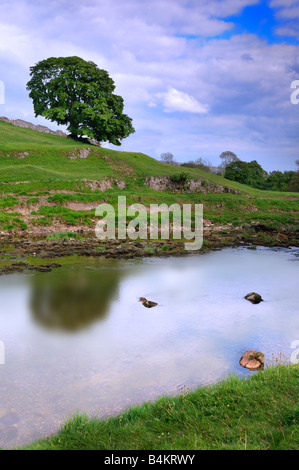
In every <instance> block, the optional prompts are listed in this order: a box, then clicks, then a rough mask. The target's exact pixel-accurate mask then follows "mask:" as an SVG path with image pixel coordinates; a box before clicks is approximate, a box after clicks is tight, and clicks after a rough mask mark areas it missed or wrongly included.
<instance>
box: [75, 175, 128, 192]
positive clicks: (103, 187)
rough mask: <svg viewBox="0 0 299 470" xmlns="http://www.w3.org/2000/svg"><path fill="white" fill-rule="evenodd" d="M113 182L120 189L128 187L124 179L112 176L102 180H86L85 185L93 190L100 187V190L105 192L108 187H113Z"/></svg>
mask: <svg viewBox="0 0 299 470" xmlns="http://www.w3.org/2000/svg"><path fill="white" fill-rule="evenodd" d="M113 184H115V185H116V186H117V187H118V189H124V188H125V187H126V183H125V182H124V181H119V180H117V179H116V178H110V179H106V180H102V181H88V180H84V186H85V187H86V188H90V189H91V190H92V191H96V190H97V189H99V190H100V191H103V192H104V191H106V190H107V189H111V188H112V185H113Z"/></svg>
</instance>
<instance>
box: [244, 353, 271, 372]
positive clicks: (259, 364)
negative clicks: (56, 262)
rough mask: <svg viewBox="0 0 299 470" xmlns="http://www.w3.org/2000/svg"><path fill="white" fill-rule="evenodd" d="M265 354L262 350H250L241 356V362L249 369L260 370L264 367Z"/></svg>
mask: <svg viewBox="0 0 299 470" xmlns="http://www.w3.org/2000/svg"><path fill="white" fill-rule="evenodd" d="M264 362H265V356H264V353H262V352H260V351H254V350H249V351H246V352H245V353H244V354H243V356H242V357H241V359H240V361H239V364H240V366H242V367H245V368H246V369H249V370H258V369H263V368H264Z"/></svg>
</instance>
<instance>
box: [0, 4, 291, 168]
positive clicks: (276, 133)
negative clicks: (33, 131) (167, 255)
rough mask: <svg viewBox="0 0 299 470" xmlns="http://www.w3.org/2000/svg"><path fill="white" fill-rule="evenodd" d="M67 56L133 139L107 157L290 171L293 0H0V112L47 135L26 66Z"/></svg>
mask: <svg viewBox="0 0 299 470" xmlns="http://www.w3.org/2000/svg"><path fill="white" fill-rule="evenodd" d="M73 55H77V56H79V57H82V58H83V59H85V60H92V61H93V62H95V63H96V64H97V65H98V66H99V68H102V69H105V70H107V72H108V73H109V75H110V76H111V77H112V78H113V80H114V82H115V85H116V90H115V93H117V94H119V95H121V96H122V97H123V98H124V102H125V113H126V114H128V115H129V116H130V117H131V118H132V119H133V126H134V127H135V130H136V132H135V134H132V135H131V136H129V137H128V138H127V139H125V140H123V143H122V146H121V147H120V148H119V147H117V149H118V150H126V151H135V152H142V153H146V154H148V155H150V156H152V157H154V158H157V159H160V155H161V153H163V152H171V153H172V154H173V155H174V157H175V160H177V161H178V162H185V161H188V160H190V159H192V160H194V159H197V158H199V157H202V158H205V159H208V160H210V162H211V163H212V164H214V165H218V164H219V163H220V159H219V155H220V153H221V152H222V151H224V150H231V151H233V152H235V153H236V154H237V155H238V157H239V158H240V159H241V160H245V161H251V160H257V161H258V162H259V163H260V164H261V165H262V166H263V167H264V169H265V170H267V171H272V170H282V171H283V170H292V169H295V160H296V159H298V158H299V152H298V148H299V104H298V105H294V104H292V103H291V100H290V96H291V93H292V89H291V83H292V82H293V81H294V80H299V1H298V0H80V1H79V0H0V81H2V82H3V83H4V85H5V103H4V104H0V115H3V116H7V117H9V118H11V119H16V118H21V119H26V120H28V121H31V122H34V123H36V124H45V125H48V127H51V128H53V129H57V128H58V127H57V125H56V124H55V123H51V122H47V121H45V119H43V118H40V117H38V118H35V116H34V112H33V106H32V101H31V100H30V98H29V97H28V92H27V91H26V83H27V81H28V80H29V67H30V66H32V65H35V64H36V63H37V62H38V61H40V60H43V59H47V58H48V57H60V56H73ZM109 147H110V148H114V147H113V146H111V145H109Z"/></svg>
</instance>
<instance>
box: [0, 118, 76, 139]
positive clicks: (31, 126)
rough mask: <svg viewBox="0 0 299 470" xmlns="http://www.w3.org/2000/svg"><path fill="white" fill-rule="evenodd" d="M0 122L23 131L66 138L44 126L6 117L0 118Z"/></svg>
mask: <svg viewBox="0 0 299 470" xmlns="http://www.w3.org/2000/svg"><path fill="white" fill-rule="evenodd" d="M0 121H2V122H6V123H8V124H12V125H13V126H17V127H24V128H25V129H32V130H34V131H38V132H43V133H44V134H53V135H58V136H59V137H67V134H66V133H65V132H62V131H59V130H58V131H52V129H49V128H48V127H46V126H40V125H35V124H32V123H31V122H27V121H23V119H8V118H7V117H4V116H2V117H0Z"/></svg>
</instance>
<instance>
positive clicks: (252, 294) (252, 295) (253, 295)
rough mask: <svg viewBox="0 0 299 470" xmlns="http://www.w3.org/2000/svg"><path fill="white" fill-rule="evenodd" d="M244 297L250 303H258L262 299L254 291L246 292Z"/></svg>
mask: <svg viewBox="0 0 299 470" xmlns="http://www.w3.org/2000/svg"><path fill="white" fill-rule="evenodd" d="M244 299H246V300H249V302H251V303H252V304H259V303H260V302H262V301H263V299H262V297H261V296H260V294H257V293H256V292H250V293H249V294H246V295H245V297H244Z"/></svg>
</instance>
